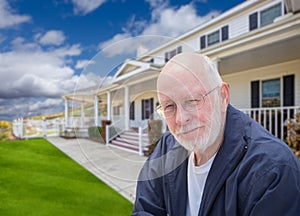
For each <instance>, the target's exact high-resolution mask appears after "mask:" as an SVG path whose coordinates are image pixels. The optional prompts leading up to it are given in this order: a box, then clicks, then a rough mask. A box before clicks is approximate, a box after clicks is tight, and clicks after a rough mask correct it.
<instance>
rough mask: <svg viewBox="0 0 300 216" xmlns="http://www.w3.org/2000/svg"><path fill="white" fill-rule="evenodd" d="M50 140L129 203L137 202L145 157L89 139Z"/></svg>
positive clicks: (58, 138)
mask: <svg viewBox="0 0 300 216" xmlns="http://www.w3.org/2000/svg"><path fill="white" fill-rule="evenodd" d="M47 140H48V141H49V142H51V143H52V144H53V145H55V146H56V147H57V148H58V149H60V150H61V151H62V152H64V153H65V154H66V155H68V156H69V157H70V158H72V159H73V160H75V161H76V162H77V163H79V164H80V165H82V166H83V167H84V168H85V169H87V170H88V171H90V172H91V173H92V174H94V175H95V176H96V177H98V178H99V179H101V180H102V181H103V182H105V183H106V184H107V185H109V186H110V187H112V188H113V189H115V190H116V191H117V192H119V193H120V194H121V195H123V196H124V197H125V198H126V199H128V200H129V201H131V202H132V203H133V202H134V200H135V191H136V183H137V178H138V174H139V172H140V170H141V168H142V166H143V164H144V162H145V160H146V159H147V158H146V157H143V156H142V157H141V156H138V155H137V154H134V153H130V152H126V151H123V150H120V149H116V148H112V147H106V146H105V144H103V143H97V142H94V141H90V140H87V139H63V138H60V137H48V138H47Z"/></svg>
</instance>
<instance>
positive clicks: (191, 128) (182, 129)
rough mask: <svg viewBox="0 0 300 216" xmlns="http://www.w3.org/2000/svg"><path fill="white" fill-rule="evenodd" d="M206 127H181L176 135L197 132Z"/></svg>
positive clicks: (203, 125) (202, 125)
mask: <svg viewBox="0 0 300 216" xmlns="http://www.w3.org/2000/svg"><path fill="white" fill-rule="evenodd" d="M205 126H206V125H205V124H200V125H189V126H186V127H181V128H179V129H178V130H176V131H175V134H177V135H180V134H184V133H188V132H189V131H192V130H196V129H198V128H201V127H205Z"/></svg>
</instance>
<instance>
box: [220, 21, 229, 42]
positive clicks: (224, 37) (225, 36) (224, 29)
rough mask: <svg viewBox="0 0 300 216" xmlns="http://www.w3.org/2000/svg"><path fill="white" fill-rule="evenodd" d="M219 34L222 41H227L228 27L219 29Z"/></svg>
mask: <svg viewBox="0 0 300 216" xmlns="http://www.w3.org/2000/svg"><path fill="white" fill-rule="evenodd" d="M221 32H222V41H225V40H228V38H229V36H228V34H229V30H228V25H227V26H224V27H222V28H221Z"/></svg>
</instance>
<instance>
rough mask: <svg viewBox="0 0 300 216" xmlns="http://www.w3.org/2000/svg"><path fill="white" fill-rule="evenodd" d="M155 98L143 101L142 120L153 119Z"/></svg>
mask: <svg viewBox="0 0 300 216" xmlns="http://www.w3.org/2000/svg"><path fill="white" fill-rule="evenodd" d="M153 111H154V109H153V98H150V99H143V100H142V120H145V119H150V118H153V115H152V113H153Z"/></svg>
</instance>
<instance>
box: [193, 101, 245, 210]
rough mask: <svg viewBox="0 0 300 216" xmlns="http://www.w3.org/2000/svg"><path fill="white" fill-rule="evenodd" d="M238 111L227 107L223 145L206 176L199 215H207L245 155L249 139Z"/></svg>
mask: <svg viewBox="0 0 300 216" xmlns="http://www.w3.org/2000/svg"><path fill="white" fill-rule="evenodd" d="M245 125H246V128H247V127H248V124H245V122H244V120H243V119H242V116H241V113H240V111H238V110H236V109H235V108H233V107H232V106H230V105H228V108H227V116H226V124H225V133H224V140H223V143H222V145H221V147H220V149H219V151H218V153H217V155H216V158H215V160H214V162H213V164H212V167H211V169H210V172H209V174H208V177H207V180H206V185H205V188H204V192H203V197H202V202H201V206H200V212H199V213H200V214H199V215H208V214H209V211H210V208H211V206H212V205H213V202H214V200H215V198H216V196H217V194H218V193H219V191H220V190H221V188H222V186H223V185H224V183H225V181H226V179H227V178H228V176H229V175H230V174H231V173H232V172H233V171H234V169H235V168H236V167H237V166H238V165H239V162H240V161H241V159H242V158H243V156H244V155H245V152H246V149H247V145H248V140H249V137H248V136H247V135H246V131H249V130H245Z"/></svg>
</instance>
